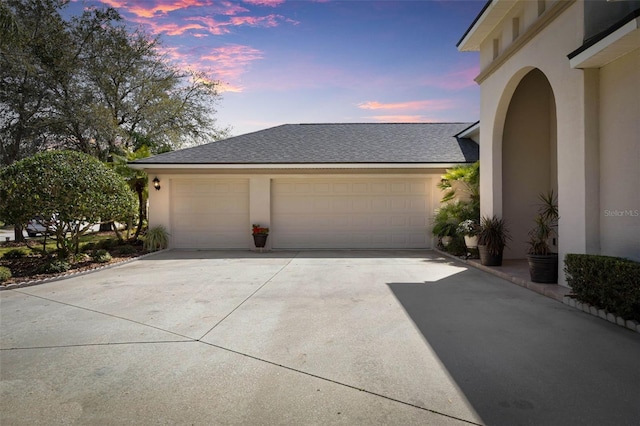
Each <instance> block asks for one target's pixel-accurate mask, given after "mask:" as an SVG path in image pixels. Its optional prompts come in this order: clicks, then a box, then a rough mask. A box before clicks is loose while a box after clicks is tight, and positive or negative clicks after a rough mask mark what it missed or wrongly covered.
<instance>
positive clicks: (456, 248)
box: [445, 234, 467, 256]
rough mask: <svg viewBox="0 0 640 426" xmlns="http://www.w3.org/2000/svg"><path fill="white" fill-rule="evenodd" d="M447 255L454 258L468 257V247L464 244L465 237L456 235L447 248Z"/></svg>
mask: <svg viewBox="0 0 640 426" xmlns="http://www.w3.org/2000/svg"><path fill="white" fill-rule="evenodd" d="M445 250H446V251H447V253H451V254H452V255H454V256H466V254H467V246H466V245H465V244H464V236H462V235H460V234H456V235H454V236H453V238H451V242H450V243H449V245H448V246H446V247H445Z"/></svg>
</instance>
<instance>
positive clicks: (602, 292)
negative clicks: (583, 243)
mask: <svg viewBox="0 0 640 426" xmlns="http://www.w3.org/2000/svg"><path fill="white" fill-rule="evenodd" d="M564 271H565V273H566V274H567V283H568V284H569V285H570V286H571V289H572V290H573V292H574V293H575V295H576V299H577V300H579V301H581V302H584V303H588V304H590V305H593V306H596V307H598V308H599V309H604V310H606V311H608V312H611V313H613V314H615V315H618V316H621V317H622V318H625V319H634V320H636V321H640V263H639V262H634V261H632V260H629V259H623V258H620V257H610V256H597V255H590V254H567V256H566V257H565V268H564Z"/></svg>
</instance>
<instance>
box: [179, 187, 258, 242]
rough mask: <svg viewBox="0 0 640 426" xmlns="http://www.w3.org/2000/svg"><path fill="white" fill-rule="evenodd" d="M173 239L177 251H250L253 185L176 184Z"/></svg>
mask: <svg viewBox="0 0 640 426" xmlns="http://www.w3.org/2000/svg"><path fill="white" fill-rule="evenodd" d="M171 188H172V195H171V239H172V246H173V247H176V248H246V247H248V246H249V243H250V241H249V240H248V238H249V237H247V235H248V231H247V227H248V223H249V181H248V180H246V179H218V180H216V179H195V178H194V179H176V180H173V181H172V185H171Z"/></svg>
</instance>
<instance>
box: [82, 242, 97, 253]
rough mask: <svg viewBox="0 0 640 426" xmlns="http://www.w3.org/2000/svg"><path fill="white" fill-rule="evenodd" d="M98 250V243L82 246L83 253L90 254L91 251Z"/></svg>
mask: <svg viewBox="0 0 640 426" xmlns="http://www.w3.org/2000/svg"><path fill="white" fill-rule="evenodd" d="M97 248H98V246H97V244H96V243H86V244H85V245H83V246H82V251H84V252H89V251H94V250H95V249H97Z"/></svg>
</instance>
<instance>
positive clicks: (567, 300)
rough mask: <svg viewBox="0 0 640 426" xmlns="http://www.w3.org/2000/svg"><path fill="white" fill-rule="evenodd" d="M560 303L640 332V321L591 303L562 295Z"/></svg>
mask: <svg viewBox="0 0 640 426" xmlns="http://www.w3.org/2000/svg"><path fill="white" fill-rule="evenodd" d="M562 303H564V304H565V305H568V306H571V307H572V308H576V309H578V310H581V311H582V312H584V313H587V314H589V315H591V316H594V317H598V318H600V319H603V320H605V321H609V322H610V323H611V324H616V325H618V326H620V327H624V328H627V329H629V330H631V331H635V332H636V333H640V323H638V321H635V320H625V319H624V318H622V317H619V316H616V315H615V314H612V313H611V312H607V311H605V310H604V309H599V308H597V307H595V306H593V305H589V304H588V303H583V302H579V301H578V300H576V299H575V298H574V297H573V296H564V297H563V298H562Z"/></svg>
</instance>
